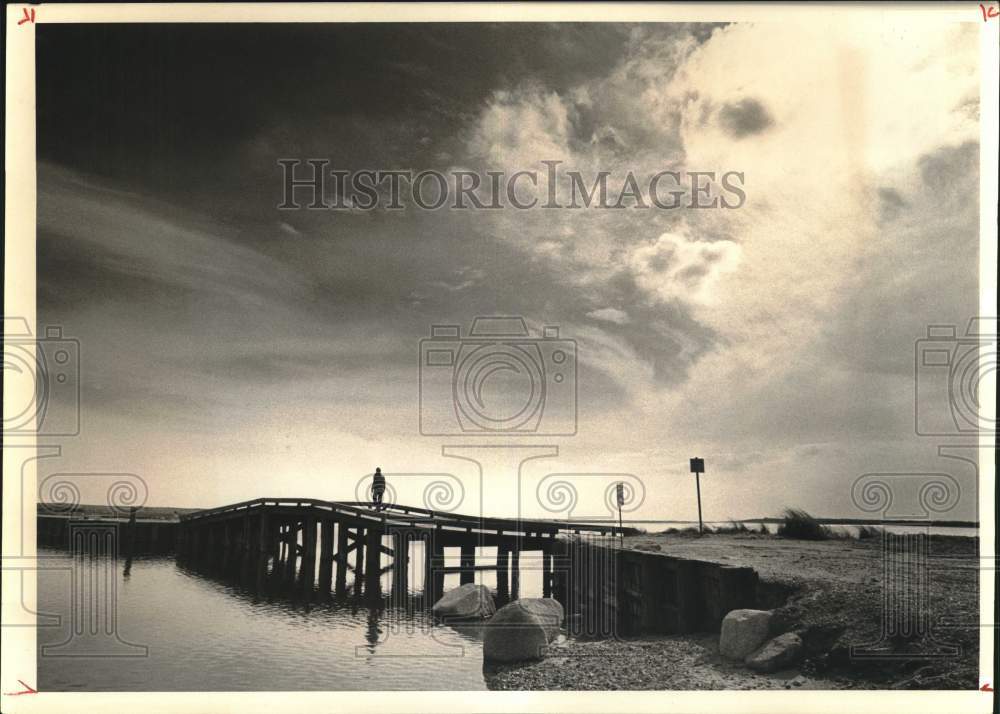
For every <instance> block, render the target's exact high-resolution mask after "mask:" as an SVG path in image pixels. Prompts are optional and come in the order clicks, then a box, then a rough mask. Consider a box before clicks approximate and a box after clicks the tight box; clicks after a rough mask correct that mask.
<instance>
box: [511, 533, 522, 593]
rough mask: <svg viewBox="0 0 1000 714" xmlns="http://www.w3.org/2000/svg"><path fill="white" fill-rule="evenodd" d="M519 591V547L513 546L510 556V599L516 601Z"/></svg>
mask: <svg viewBox="0 0 1000 714" xmlns="http://www.w3.org/2000/svg"><path fill="white" fill-rule="evenodd" d="M520 589H521V546H520V544H519V543H518V544H515V545H514V548H513V550H512V551H511V554H510V599H511V600H517V598H518V591H520Z"/></svg>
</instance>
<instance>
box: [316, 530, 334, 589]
mask: <svg viewBox="0 0 1000 714" xmlns="http://www.w3.org/2000/svg"><path fill="white" fill-rule="evenodd" d="M332 574H333V521H332V520H330V519H329V518H325V519H323V521H322V523H321V524H320V535H319V589H320V592H324V593H328V592H330V578H331V576H332Z"/></svg>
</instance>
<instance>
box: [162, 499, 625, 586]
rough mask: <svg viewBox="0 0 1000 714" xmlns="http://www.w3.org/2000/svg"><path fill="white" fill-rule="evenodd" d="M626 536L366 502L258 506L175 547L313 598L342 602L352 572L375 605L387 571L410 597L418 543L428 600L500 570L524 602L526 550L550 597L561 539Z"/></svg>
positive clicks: (202, 523)
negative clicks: (455, 551)
mask: <svg viewBox="0 0 1000 714" xmlns="http://www.w3.org/2000/svg"><path fill="white" fill-rule="evenodd" d="M625 530H626V531H632V530H633V529H625ZM619 532H620V529H619V528H618V527H617V526H615V525H610V524H609V525H596V524H593V523H575V522H567V521H557V520H532V519H508V518H488V517H479V516H466V515H461V514H457V513H451V512H445V511H432V510H429V509H425V508H415V507H412V506H402V505H399V504H392V503H390V504H385V505H384V506H383V508H381V509H379V510H376V509H375V508H373V507H372V505H371V504H368V503H359V502H340V501H322V500H316V499H289V498H260V499H256V500H253V501H245V502H243V503H236V504H233V505H229V506H222V507H220V508H213V509H207V510H202V511H196V512H194V513H189V514H185V515H181V516H180V523H179V527H178V539H177V543H178V554H179V555H180V556H181V557H182V558H184V559H187V560H189V561H193V562H195V563H198V564H202V565H204V566H206V567H214V568H219V569H223V568H236V567H241V568H242V569H243V570H244V572H248V571H250V572H256V573H257V576H258V577H260V578H263V577H264V576H265V575H266V574H267V573H270V574H272V575H274V574H278V575H279V576H280V577H281V578H283V579H284V580H285V581H286V582H289V583H295V584H298V585H300V586H301V587H302V588H303V589H304V590H306V591H311V590H312V589H313V588H318V589H319V590H320V591H322V592H327V593H329V592H331V591H332V592H335V593H336V594H338V595H343V594H345V593H346V592H347V587H348V585H347V583H348V577H347V576H348V574H349V573H351V574H353V577H352V578H351V581H352V587H353V589H354V593H355V594H356V595H358V594H361V592H362V588H363V591H364V593H365V594H366V595H369V596H380V595H381V581H382V576H383V575H384V574H386V573H388V572H391V573H392V591H393V592H402V593H406V592H407V590H408V586H409V584H408V582H407V578H408V574H409V572H410V570H411V568H410V559H411V553H412V552H413V551H414V550H415V549H414V548H413V547H412V546H413V544H414V543H420V544H421V547H420V548H419V550H420V551H421V552H422V553H423V558H422V560H423V576H424V577H423V590H424V599H425V601H426V602H434V600H435V599H436V598H437V597H439V596H440V594H441V593H442V591H443V586H444V577H445V575H446V574H448V573H459V574H460V582H461V583H463V584H464V583H470V582H473V581H474V579H475V573H476V571H478V570H495V571H496V576H497V591H498V594H499V595H500V596H501V597H504V596H508V595H512V596H513V597H517V592H518V587H519V573H520V558H521V554H522V553H523V552H525V551H532V552H536V551H537V553H538V556H540V560H541V568H540V570H541V572H542V587H543V595H544V596H546V597H548V596H550V595H551V594H552V592H553V587H554V585H555V578H554V577H553V572H554V558H556V557H558V553H561V552H563V549H562V548H560V547H559V545H558V544H559V543H561V542H563V540H564V539H559V538H558V537H559V536H560V535H563V536H566V535H575V536H580V535H589V536H592V537H598V538H599V537H604V536H616V535H618V533H619ZM387 541H388V543H387ZM446 547H458V548H460V549H461V557H460V561H459V565H458V566H452V567H449V566H446V564H445V562H446V561H445V548H446ZM483 547H495V548H496V549H497V550H496V559H495V562H494V563H493V564H490V565H477V564H476V548H483ZM383 556H387V557H386V558H383ZM533 560H534V556H533ZM384 562H387V564H385V565H383V563H384ZM317 564H318V566H319V569H318V574H317Z"/></svg>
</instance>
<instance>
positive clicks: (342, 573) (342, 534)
mask: <svg viewBox="0 0 1000 714" xmlns="http://www.w3.org/2000/svg"><path fill="white" fill-rule="evenodd" d="M331 522H332V521H331ZM336 561H337V595H338V596H341V595H343V594H344V592H345V591H346V590H347V561H348V553H347V524H346V523H344V522H343V521H338V522H337V555H336Z"/></svg>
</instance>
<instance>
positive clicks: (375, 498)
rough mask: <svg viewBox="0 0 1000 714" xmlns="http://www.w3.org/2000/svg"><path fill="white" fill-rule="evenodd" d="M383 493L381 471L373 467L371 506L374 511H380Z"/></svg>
mask: <svg viewBox="0 0 1000 714" xmlns="http://www.w3.org/2000/svg"><path fill="white" fill-rule="evenodd" d="M384 493H385V476H383V475H382V469H380V468H379V467H377V466H376V467H375V476H374V477H373V478H372V505H373V506H374V507H375V509H376V510H381V509H382V494H384Z"/></svg>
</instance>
